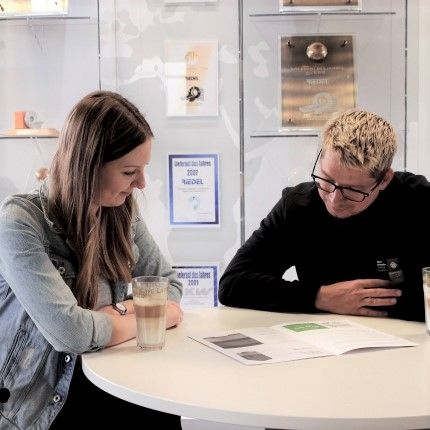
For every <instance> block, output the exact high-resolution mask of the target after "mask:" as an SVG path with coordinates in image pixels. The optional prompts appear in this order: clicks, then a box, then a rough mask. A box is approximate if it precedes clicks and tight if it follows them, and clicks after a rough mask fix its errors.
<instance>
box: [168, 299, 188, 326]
mask: <svg viewBox="0 0 430 430" xmlns="http://www.w3.org/2000/svg"><path fill="white" fill-rule="evenodd" d="M183 315H184V313H183V312H182V309H181V307H180V306H179V303H176V302H174V301H172V300H168V301H167V304H166V328H170V327H173V326H175V325H178V324H179V323H180V322H181V321H182V318H183Z"/></svg>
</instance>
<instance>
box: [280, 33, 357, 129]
mask: <svg viewBox="0 0 430 430" xmlns="http://www.w3.org/2000/svg"><path fill="white" fill-rule="evenodd" d="M280 51H281V54H280V59H281V113H282V124H281V128H282V129H288V128H296V127H301V128H312V129H313V128H319V127H321V126H323V125H324V124H325V123H326V121H327V120H328V119H329V118H330V117H332V115H333V114H335V113H336V112H340V111H344V110H347V109H352V108H354V107H355V105H356V89H355V83H354V57H353V39H352V36H350V35H336V36H329V35H323V34H316V35H306V36H281V38H280Z"/></svg>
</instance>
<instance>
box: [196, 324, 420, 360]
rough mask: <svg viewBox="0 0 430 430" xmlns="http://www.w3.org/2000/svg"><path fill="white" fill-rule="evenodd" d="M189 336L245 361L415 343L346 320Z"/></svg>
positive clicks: (336, 352) (319, 354) (284, 358)
mask: <svg viewBox="0 0 430 430" xmlns="http://www.w3.org/2000/svg"><path fill="white" fill-rule="evenodd" d="M190 337H191V338H192V339H194V340H197V341H198V342H201V343H203V344H204V345H207V346H209V347H210V348H213V349H216V350H217V351H220V352H222V353H223V354H226V355H228V356H229V357H232V358H234V359H235V360H238V361H240V362H241V363H244V364H265V363H277V362H281V361H293V360H302V359H305V358H314V357H323V356H328V355H338V354H342V353H344V352H347V351H351V350H354V349H360V348H387V347H401V346H415V345H416V343H413V342H410V341H408V340H406V339H402V338H399V337H396V336H392V335H389V334H386V333H383V332H380V331H377V330H374V329H371V328H368V327H365V326H361V325H359V324H354V323H351V322H349V321H345V320H335V321H321V322H320V321H313V322H306V321H305V322H294V323H286V324H279V325H276V326H272V327H251V328H244V329H238V330H230V331H225V332H222V333H213V334H208V335H207V336H206V335H205V336H201V335H198V336H194V335H190Z"/></svg>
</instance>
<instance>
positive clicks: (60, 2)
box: [0, 0, 69, 19]
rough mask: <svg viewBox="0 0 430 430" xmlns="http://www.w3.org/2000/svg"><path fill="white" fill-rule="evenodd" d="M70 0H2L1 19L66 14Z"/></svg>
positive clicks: (0, 3)
mask: <svg viewBox="0 0 430 430" xmlns="http://www.w3.org/2000/svg"><path fill="white" fill-rule="evenodd" d="M68 9H69V0H39V1H34V0H19V1H13V0H4V1H3V0H2V1H0V19H2V18H10V17H18V16H43V15H53V16H55V15H66V14H67V13H68Z"/></svg>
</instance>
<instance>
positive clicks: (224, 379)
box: [83, 307, 430, 430]
mask: <svg viewBox="0 0 430 430" xmlns="http://www.w3.org/2000/svg"><path fill="white" fill-rule="evenodd" d="M322 318H325V319H327V318H328V319H347V320H349V321H355V322H358V323H360V324H363V325H367V326H369V327H373V328H376V329H378V330H381V331H384V332H386V333H391V334H394V335H397V336H401V337H404V338H406V339H409V340H411V341H413V342H416V343H418V344H419V345H418V346H416V347H406V348H393V349H378V350H363V351H355V352H350V353H346V354H342V355H340V356H330V357H320V358H312V359H307V360H299V361H290V362H283V363H274V364H263V365H251V366H247V365H244V364H241V363H239V362H238V361H236V360H234V359H232V358H230V357H228V356H226V355H224V354H222V353H219V352H217V351H215V350H213V349H211V348H208V347H206V346H204V345H202V344H200V343H198V342H196V341H195V340H192V339H190V338H188V337H187V335H188V334H189V333H199V332H202V331H203V332H204V333H205V334H212V333H216V332H219V331H224V330H229V329H234V328H245V327H261V326H271V325H275V324H280V323H283V322H291V321H306V320H309V321H311V320H321V319H322ZM83 369H84V372H85V374H86V376H87V377H88V378H89V379H90V380H91V381H92V382H93V383H94V384H95V385H97V386H98V387H100V388H102V389H103V390H105V391H107V392H108V393H110V394H113V395H115V396H117V397H119V398H122V399H125V400H128V401H130V402H133V403H136V404H139V405H142V406H146V407H149V408H152V409H157V410H160V411H164V412H169V413H173V414H176V415H182V416H187V417H192V418H199V419H204V420H210V421H218V422H225V423H231V424H241V425H248V426H249V425H250V426H256V427H271V428H278V429H327V430H329V429H330V430H334V429H342V430H347V429H360V430H369V429H390V430H394V429H422V428H427V429H428V428H430V335H428V334H427V333H426V331H425V325H424V323H417V322H409V321H401V320H393V319H385V318H384V319H381V318H364V317H352V316H344V315H327V314H323V315H322V314H316V315H304V314H282V313H272V312H260V311H253V310H246V309H235V308H228V307H220V308H209V309H200V310H190V311H186V312H185V317H184V322H183V323H182V324H181V325H180V326H179V327H176V328H174V329H170V330H168V332H167V339H166V346H165V348H164V349H163V350H161V351H151V352H144V351H141V350H139V349H138V348H137V346H136V340H132V341H129V342H126V343H123V344H121V345H118V346H115V347H112V348H106V349H104V350H102V351H99V352H95V353H87V354H84V355H83Z"/></svg>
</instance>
